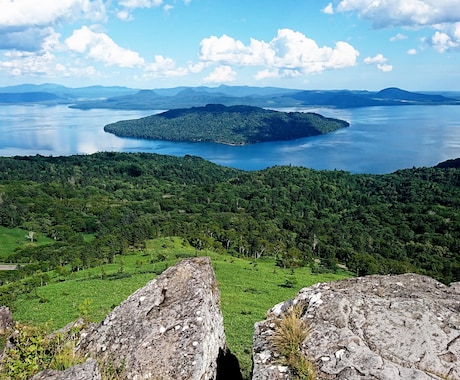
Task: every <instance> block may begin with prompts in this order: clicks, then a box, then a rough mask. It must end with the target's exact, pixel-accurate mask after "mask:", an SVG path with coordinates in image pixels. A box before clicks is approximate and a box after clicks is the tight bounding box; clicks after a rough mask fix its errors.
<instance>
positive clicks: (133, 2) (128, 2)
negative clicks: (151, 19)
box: [116, 0, 166, 21]
mask: <svg viewBox="0 0 460 380" xmlns="http://www.w3.org/2000/svg"><path fill="white" fill-rule="evenodd" d="M161 4H163V0H119V1H118V5H119V6H120V7H122V9H121V10H119V11H118V12H117V13H116V15H117V17H118V18H119V19H120V20H122V21H132V20H134V16H133V15H132V13H131V12H132V11H133V10H134V9H136V8H153V7H159V6H160V5H161ZM165 7H166V6H165Z"/></svg>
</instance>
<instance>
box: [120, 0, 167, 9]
mask: <svg viewBox="0 0 460 380" xmlns="http://www.w3.org/2000/svg"><path fill="white" fill-rule="evenodd" d="M118 4H119V5H121V6H122V7H125V8H129V9H134V8H152V7H159V6H160V5H161V4H163V0H120V1H118Z"/></svg>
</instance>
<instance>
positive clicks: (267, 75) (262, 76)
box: [254, 69, 280, 80]
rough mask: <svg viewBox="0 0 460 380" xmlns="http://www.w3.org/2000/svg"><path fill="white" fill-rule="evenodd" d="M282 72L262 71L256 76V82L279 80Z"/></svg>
mask: <svg viewBox="0 0 460 380" xmlns="http://www.w3.org/2000/svg"><path fill="white" fill-rule="evenodd" d="M279 77H280V72H279V71H278V70H269V69H266V70H262V71H259V72H258V73H257V74H256V75H255V77H254V78H255V79H256V80H263V79H270V78H279Z"/></svg>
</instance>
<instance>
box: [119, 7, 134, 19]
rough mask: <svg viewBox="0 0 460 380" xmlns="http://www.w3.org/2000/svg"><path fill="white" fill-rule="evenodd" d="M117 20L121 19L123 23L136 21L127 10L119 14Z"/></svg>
mask: <svg viewBox="0 0 460 380" xmlns="http://www.w3.org/2000/svg"><path fill="white" fill-rule="evenodd" d="M117 18H119V19H120V20H122V21H132V20H134V17H133V16H132V15H131V14H130V13H129V12H128V11H127V10H126V9H124V10H122V11H119V12H117Z"/></svg>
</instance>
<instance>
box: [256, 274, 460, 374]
mask: <svg viewBox="0 0 460 380" xmlns="http://www.w3.org/2000/svg"><path fill="white" fill-rule="evenodd" d="M293 304H300V305H303V306H302V307H303V314H302V316H301V318H302V319H304V320H305V321H307V322H308V324H309V326H310V327H311V332H310V333H309V335H308V336H307V338H306V339H305V340H304V341H303V344H302V347H301V351H302V354H303V355H305V356H306V357H307V358H310V360H312V361H313V362H314V363H315V364H316V367H317V379H348V380H352V379H388V380H398V379H399V380H403V379H404V380H405V379H460V287H459V284H458V283H456V284H452V285H451V286H450V287H449V286H446V285H443V284H441V283H439V282H437V281H435V280H433V279H431V278H429V277H425V276H420V275H414V274H405V275H398V276H368V277H361V278H354V279H348V280H342V281H338V282H333V283H320V284H317V285H315V286H311V287H308V288H304V289H302V290H301V291H300V292H299V293H298V295H297V296H296V298H295V299H294V300H291V301H288V302H284V303H281V304H278V305H276V306H275V307H273V308H272V309H271V310H269V312H268V314H267V319H266V320H265V321H263V322H259V323H257V324H256V329H255V334H254V348H253V360H254V371H253V379H254V380H262V379H273V380H275V379H288V378H289V379H290V378H292V376H291V375H290V373H289V372H288V373H286V372H285V368H284V367H281V366H280V365H279V363H280V361H279V358H278V357H277V353H276V351H275V350H274V348H273V345H272V344H271V340H270V336H272V334H273V333H274V321H276V320H277V319H279V318H280V317H282V316H283V315H285V313H286V311H287V310H288V309H289V308H290V307H291V305H293Z"/></svg>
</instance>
